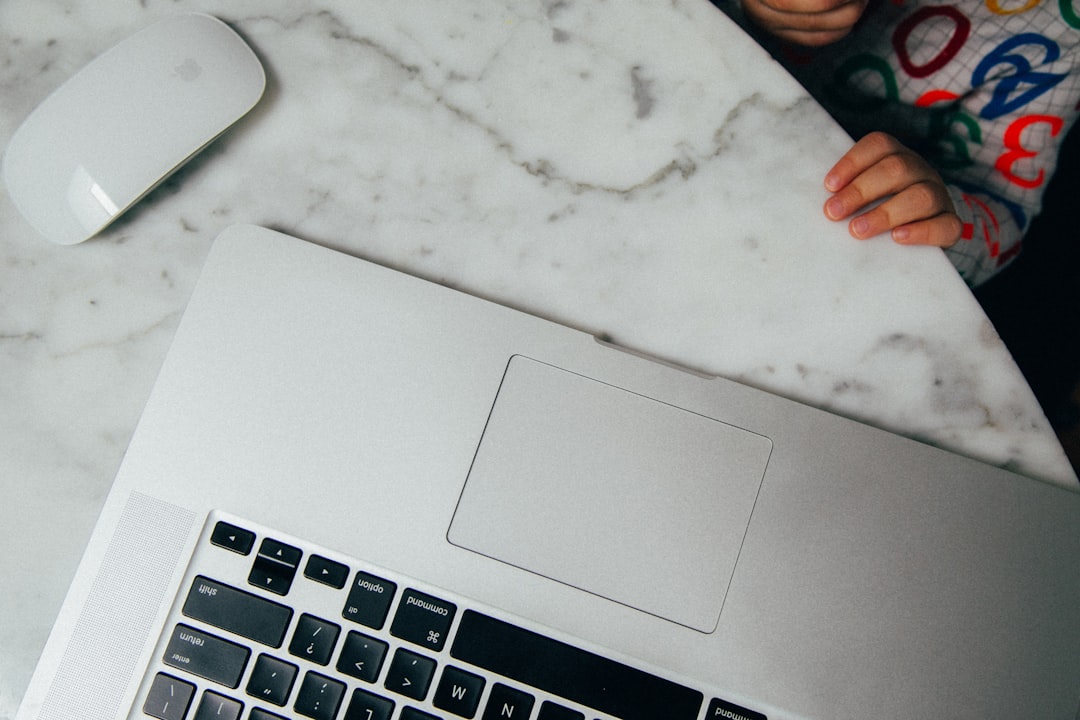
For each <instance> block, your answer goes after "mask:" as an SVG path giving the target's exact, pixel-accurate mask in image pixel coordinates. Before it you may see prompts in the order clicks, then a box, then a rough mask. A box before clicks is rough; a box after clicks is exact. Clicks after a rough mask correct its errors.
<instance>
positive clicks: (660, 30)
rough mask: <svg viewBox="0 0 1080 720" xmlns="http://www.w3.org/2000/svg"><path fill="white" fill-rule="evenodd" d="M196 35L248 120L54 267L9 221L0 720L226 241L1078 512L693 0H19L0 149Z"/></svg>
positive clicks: (1025, 399) (948, 315)
mask: <svg viewBox="0 0 1080 720" xmlns="http://www.w3.org/2000/svg"><path fill="white" fill-rule="evenodd" d="M140 5H141V6H142V7H140ZM185 9H205V10H209V11H212V12H218V13H219V15H220V16H222V17H223V19H225V20H227V21H228V22H230V23H231V24H232V25H233V26H234V27H235V28H236V29H238V30H239V31H240V32H241V33H242V34H243V35H244V36H245V37H246V38H247V39H248V40H249V41H250V43H251V44H252V45H253V47H254V48H255V49H256V51H257V52H258V53H259V55H260V57H261V58H262V60H263V61H264V63H265V65H266V68H267V71H268V75H269V86H268V89H267V93H266V95H265V97H264V99H263V101H262V103H261V104H260V105H259V106H258V107H257V108H256V110H255V111H254V112H253V113H252V114H251V115H249V116H248V117H247V118H245V120H243V121H242V122H241V123H240V124H239V125H238V126H236V127H235V128H234V129H233V130H232V131H231V132H229V133H228V134H227V135H226V136H225V137H223V138H222V139H221V140H220V141H218V142H217V143H216V144H214V145H213V146H212V147H211V149H210V150H209V151H208V152H206V153H205V154H204V155H202V156H200V157H199V158H197V159H196V160H195V161H194V162H193V163H192V164H190V165H189V166H188V167H187V168H185V169H184V170H182V171H181V172H180V173H178V174H177V175H175V176H174V177H173V179H172V180H170V181H169V182H168V183H167V184H166V185H164V186H162V187H161V188H159V190H157V191H156V192H155V193H153V194H152V195H151V196H150V197H148V198H147V199H146V200H145V201H144V202H143V203H141V204H140V205H139V206H138V207H137V209H136V210H135V211H133V212H132V213H130V214H129V215H128V216H126V217H125V218H124V219H122V220H121V221H120V222H119V223H117V224H116V225H114V226H113V227H112V228H111V229H110V230H108V231H107V232H106V233H104V234H103V235H101V236H100V237H98V238H97V239H95V240H92V241H90V242H88V243H85V244H83V245H80V246H75V247H56V246H51V245H49V244H47V243H46V242H45V241H44V240H41V239H40V238H38V237H37V236H36V235H35V234H34V232H33V231H32V230H31V228H30V227H29V226H28V225H27V224H26V222H25V221H24V220H23V219H22V218H21V217H20V216H19V215H18V214H17V212H16V210H15V209H14V207H13V206H12V204H11V202H10V200H9V199H8V198H7V196H6V194H3V193H0V438H2V439H0V497H2V498H3V499H2V501H0V548H2V550H3V551H2V552H0V573H2V576H3V588H4V589H3V592H0V718H10V717H12V716H13V714H14V711H15V708H16V707H17V705H18V702H19V699H20V696H21V695H22V692H23V690H24V688H25V685H26V683H27V681H28V678H29V674H30V672H31V670H32V667H33V664H34V661H35V660H36V657H37V654H38V652H39V651H40V649H41V646H42V645H43V643H44V641H45V637H46V635H47V632H48V628H49V626H50V625H51V623H52V620H53V617H54V616H55V613H56V611H57V609H58V607H59V604H60V601H61V599H62V597H63V593H64V591H65V590H66V586H67V583H68V581H69V579H70V577H71V574H72V572H73V570H74V567H75V565H76V563H77V561H78V557H79V553H80V551H81V547H82V544H83V542H84V540H85V538H86V536H87V535H88V533H89V531H90V528H91V526H92V524H93V522H94V519H95V515H96V513H97V510H98V508H99V506H100V503H101V501H102V500H103V498H104V495H105V492H106V490H107V488H108V486H109V483H110V481H111V479H112V477H113V474H114V472H115V471H116V468H117V466H118V464H119V462H120V459H121V456H122V454H123V452H124V448H125V446H126V444H127V441H128V439H129V437H130V434H131V432H132V429H133V427H134V425H135V422H136V420H137V418H138V415H139V412H140V409H141V407H142V405H143V403H144V402H145V400H146V397H147V395H148V393H149V390H150V386H151V385H152V383H153V381H154V377H155V374H156V372H157V370H158V368H159V366H160V364H161V361H162V358H163V357H164V354H165V352H166V350H167V347H168V344H169V341H170V339H171V336H172V334H173V331H174V328H175V327H176V323H177V321H178V319H179V316H180V314H181V312H182V310H183V308H184V305H185V302H186V300H187V298H188V295H189V293H190V291H191V288H192V284H193V282H194V280H195V278H196V276H197V274H198V272H199V268H200V265H201V263H202V260H203V258H204V257H205V255H206V253H207V250H208V248H209V245H210V243H211V241H212V239H213V238H214V236H215V235H216V234H217V233H218V232H219V231H220V230H221V229H222V228H224V227H226V226H227V225H229V224H231V223H234V222H253V223H259V224H263V225H267V226H270V227H274V228H277V229H281V230H284V231H286V232H289V233H290V234H294V235H297V236H299V237H302V238H305V239H308V240H311V241H314V242H318V243H322V244H326V245H330V246H334V247H337V248H340V249H343V250H345V251H347V252H351V253H354V254H359V255H362V256H364V257H367V258H369V259H374V260H377V261H379V262H382V263H386V264H389V265H391V266H394V267H397V268H401V269H404V270H407V271H409V272H412V273H414V274H418V275H422V276H425V277H428V278H433V279H436V280H439V281H442V282H445V283H448V284H451V285H453V286H456V287H459V288H462V289H465V290H467V291H470V292H473V293H476V294H479V295H482V296H485V297H488V298H492V299H495V300H498V301H500V302H503V303H506V304H509V305H512V306H515V307H518V308H521V309H524V310H528V311H531V312H534V313H537V314H539V315H542V316H545V317H548V318H552V319H555V320H559V321H561V322H564V323H566V324H569V325H573V326H576V327H579V328H583V329H586V330H589V331H591V332H593V333H596V334H598V335H599V334H603V335H606V336H609V337H610V338H612V339H613V340H614V341H616V342H618V343H621V344H624V345H626V346H629V347H632V348H635V349H637V350H641V351H645V352H649V353H653V354H656V355H659V356H662V357H664V358H668V359H671V360H674V361H677V362H679V363H682V364H684V365H687V366H690V367H693V368H696V369H699V370H702V371H705V372H709V373H715V374H720V375H724V376H727V377H730V378H735V379H739V380H742V381H745V382H747V383H750V384H753V385H757V386H760V387H763V388H766V389H768V390H771V391H774V392H777V393H779V394H781V395H786V396H788V397H792V398H796V399H799V400H803V401H805V402H808V403H811V404H814V405H817V406H820V407H824V408H828V409H831V410H833V411H836V412H838V413H841V414H845V415H848V416H852V417H856V418H859V419H862V420H865V421H868V422H870V423H872V424H875V425H878V426H880V427H884V428H887V429H890V430H893V431H896V432H899V433H903V434H906V435H909V436H913V437H917V438H919V439H923V440H926V441H928V442H931V443H934V444H936V445H940V446H942V447H945V448H949V449H952V450H955V451H957V452H961V453H964V454H968V455H971V456H974V457H978V458H982V459H985V460H987V461H990V462H993V463H998V464H1008V465H1010V466H1012V467H1014V468H1016V469H1018V470H1020V471H1021V472H1024V473H1027V474H1030V475H1032V476H1037V477H1041V478H1044V479H1048V480H1051V481H1056V482H1060V483H1064V484H1070V483H1073V484H1075V482H1076V478H1075V476H1074V475H1073V473H1072V471H1071V469H1070V468H1069V467H1068V464H1067V462H1066V460H1065V457H1064V455H1063V453H1062V451H1061V448H1060V447H1059V446H1058V444H1057V442H1056V440H1055V439H1054V437H1053V434H1052V432H1051V431H1050V429H1049V426H1048V424H1047V422H1046V420H1045V418H1044V417H1043V415H1042V413H1041V411H1040V410H1039V408H1038V406H1037V404H1036V402H1035V400H1034V398H1033V396H1032V394H1031V392H1030V390H1029V389H1028V388H1027V386H1026V385H1025V384H1024V382H1023V380H1022V378H1021V376H1020V374H1019V372H1018V371H1017V369H1016V367H1015V366H1014V364H1013V363H1012V360H1011V359H1010V357H1009V356H1008V354H1007V352H1006V350H1005V349H1004V347H1003V346H1002V344H1001V343H1000V341H999V340H998V339H997V337H996V335H995V334H994V332H993V330H992V329H991V327H990V326H989V324H988V323H987V321H986V319H985V318H984V316H983V315H982V313H981V311H980V310H979V308H978V306H977V305H976V304H975V302H974V300H973V299H972V297H971V296H970V294H969V293H968V291H967V290H966V288H965V287H964V286H963V285H962V283H961V282H960V281H959V280H958V279H957V277H956V276H955V274H954V273H953V271H952V268H951V267H950V266H949V265H948V264H947V262H946V261H945V260H944V258H943V257H942V256H941V254H940V253H939V252H938V251H936V250H930V249H915V248H898V247H895V246H893V245H892V244H891V243H890V242H889V241H887V240H875V241H871V242H867V243H857V242H855V241H853V240H851V239H850V238H848V237H847V236H846V234H845V231H844V228H843V227H840V226H835V225H832V224H830V223H829V222H827V221H826V220H825V219H824V218H823V217H822V216H821V213H820V207H821V204H822V203H823V201H824V199H825V195H824V191H823V190H822V188H821V182H820V179H821V177H822V176H823V175H824V173H825V170H826V169H827V168H828V167H829V165H831V162H832V160H833V159H834V158H835V157H837V156H838V155H839V153H840V152H841V151H842V150H843V149H844V148H845V146H846V144H847V142H848V141H847V140H846V138H845V137H844V136H843V134H842V133H841V132H839V131H838V130H837V129H836V128H835V127H834V126H833V125H832V124H831V122H830V121H829V120H827V119H826V118H825V117H824V115H823V114H822V112H821V111H820V109H819V108H817V107H816V106H815V105H814V104H813V103H812V102H811V101H810V100H808V99H807V97H806V96H805V95H804V93H803V92H802V91H801V89H800V88H799V87H798V86H797V85H795V84H794V83H793V82H792V81H791V80H790V79H788V78H787V77H786V76H785V75H784V74H783V73H782V72H781V71H780V70H778V69H777V68H776V67H775V66H774V65H773V64H772V63H771V61H770V60H769V59H768V58H767V57H766V56H765V55H764V54H763V53H762V52H761V51H760V50H759V49H758V48H757V47H756V46H755V45H753V43H752V42H751V41H750V40H748V39H747V38H745V37H744V36H743V35H742V34H741V32H740V31H739V30H737V29H735V28H734V26H732V25H731V24H730V23H729V22H728V21H727V20H726V18H724V17H723V16H722V15H721V14H720V13H719V12H718V11H716V10H715V9H714V8H713V7H712V6H711V5H709V4H708V3H707V2H706V1H705V0H676V1H675V2H670V3H667V2H665V3H661V2H656V1H655V0H613V1H612V2H607V3H592V2H584V1H583V0H500V1H489V0H469V1H468V2H454V3H447V2H442V1H441V0H395V1H394V2H385V1H384V0H364V1H362V2H361V1H358V0H350V1H349V2H344V1H341V2H332V1H331V0H312V1H310V2H305V3H296V2H288V1H286V0H263V1H260V2H254V1H252V0H244V1H240V2H233V3H229V4H228V5H227V6H222V7H221V8H217V9H216V10H215V9H214V8H213V7H211V6H209V5H208V4H205V3H199V2H195V1H194V0H178V1H177V2H169V3H164V2H157V1H151V2H146V3H141V4H135V3H123V4H121V3H107V4H104V5H102V4H100V3H88V2H76V1H75V0H50V1H46V0H5V2H3V3H0V144H3V145H6V143H7V140H8V138H10V136H11V134H12V133H13V132H14V130H15V128H16V127H17V125H18V123H19V122H20V121H21V120H22V119H23V118H24V117H25V116H26V114H27V113H29V111H30V110H31V109H32V108H33V107H34V105H35V104H37V103H38V102H40V101H41V100H42V99H43V98H44V97H45V96H46V95H47V94H48V92H49V91H50V90H51V89H52V88H54V87H56V86H57V85H58V84H59V83H61V82H62V81H63V80H64V79H65V78H66V77H68V76H69V75H70V74H71V73H73V72H74V71H76V70H77V69H78V68H79V67H81V66H82V65H83V64H84V63H86V62H87V61H89V60H90V59H91V58H92V57H93V56H95V55H96V54H97V53H99V52H101V51H102V50H104V49H106V48H108V47H109V46H111V45H112V44H114V43H115V42H117V41H118V40H120V39H121V38H122V37H124V36H125V35H127V34H129V33H131V32H132V31H134V30H135V29H137V28H140V27H142V26H144V25H147V24H149V23H150V22H152V21H153V20H154V19H155V18H158V17H161V16H164V15H165V14H167V13H173V12H178V11H181V10H185Z"/></svg>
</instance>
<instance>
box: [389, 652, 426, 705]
mask: <svg viewBox="0 0 1080 720" xmlns="http://www.w3.org/2000/svg"><path fill="white" fill-rule="evenodd" d="M435 666H436V663H435V661H434V660H432V659H431V658H428V657H424V656H423V655H418V654H416V653H414V652H410V651H408V650H404V649H402V648H398V649H397V650H396V651H394V659H393V660H391V661H390V670H389V671H388V672H387V673H386V682H385V683H383V684H384V686H385V687H386V689H387V690H391V691H393V692H396V693H401V694H402V695H404V696H406V697H410V698H412V699H413V700H423V699H424V697H425V696H426V695H427V691H428V688H430V687H431V678H432V677H433V676H434V675H435Z"/></svg>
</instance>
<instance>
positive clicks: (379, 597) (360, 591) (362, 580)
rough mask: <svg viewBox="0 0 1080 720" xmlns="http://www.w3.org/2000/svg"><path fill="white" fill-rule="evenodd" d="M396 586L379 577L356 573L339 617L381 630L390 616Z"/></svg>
mask: <svg viewBox="0 0 1080 720" xmlns="http://www.w3.org/2000/svg"><path fill="white" fill-rule="evenodd" d="M395 592H397V585H395V584H394V583H392V582H390V581H389V580H384V579H382V578H381V577H376V576H375V575H370V574H368V573H366V572H358V573H356V578H355V579H354V580H353V584H352V587H351V588H350V589H349V597H348V598H347V599H346V600H345V609H344V610H342V611H341V616H342V617H343V618H345V619H346V620H352V621H353V622H355V623H360V624H361V625H367V626H368V627H369V628H374V629H376V630H381V629H382V626H383V623H385V622H386V616H387V615H389V614H390V603H392V602H393V601H394V593H395Z"/></svg>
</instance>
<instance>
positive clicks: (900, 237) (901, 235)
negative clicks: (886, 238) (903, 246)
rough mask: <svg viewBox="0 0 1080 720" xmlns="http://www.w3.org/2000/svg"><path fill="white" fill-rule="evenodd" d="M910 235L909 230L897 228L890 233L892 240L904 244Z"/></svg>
mask: <svg viewBox="0 0 1080 720" xmlns="http://www.w3.org/2000/svg"><path fill="white" fill-rule="evenodd" d="M910 235H911V228H907V227H898V228H896V229H895V230H893V231H892V237H893V240H895V241H896V242H904V241H905V240H907V239H908V236H910Z"/></svg>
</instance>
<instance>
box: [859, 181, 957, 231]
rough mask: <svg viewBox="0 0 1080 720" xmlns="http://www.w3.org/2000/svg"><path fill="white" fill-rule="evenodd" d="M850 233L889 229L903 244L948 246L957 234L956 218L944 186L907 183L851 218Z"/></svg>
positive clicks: (926, 183)
mask: <svg viewBox="0 0 1080 720" xmlns="http://www.w3.org/2000/svg"><path fill="white" fill-rule="evenodd" d="M848 229H849V231H850V232H851V234H852V235H853V236H854V237H856V238H859V239H865V238H869V237H873V236H874V235H878V234H880V233H883V232H887V231H889V230H892V231H893V239H894V240H896V242H899V243H903V244H905V245H936V246H938V247H948V246H950V245H952V244H953V243H955V242H956V241H957V240H958V239H959V238H960V231H961V227H960V219H959V218H958V217H956V215H955V214H954V213H953V211H952V201H951V200H950V199H949V197H948V194H947V192H946V191H945V188H944V186H939V185H936V184H934V183H929V182H922V183H918V184H915V185H912V186H910V187H907V188H905V189H903V190H902V191H900V192H899V193H897V194H896V195H894V196H893V197H891V198H889V199H888V200H886V201H885V202H883V203H881V204H880V205H878V206H877V207H875V208H874V209H873V210H870V211H869V212H866V213H863V214H862V215H859V216H857V217H856V218H854V219H853V220H852V221H851V223H850V224H849V228H848Z"/></svg>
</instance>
